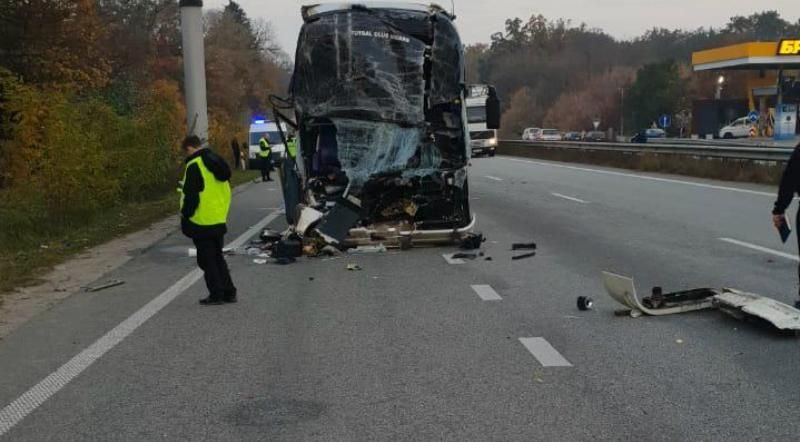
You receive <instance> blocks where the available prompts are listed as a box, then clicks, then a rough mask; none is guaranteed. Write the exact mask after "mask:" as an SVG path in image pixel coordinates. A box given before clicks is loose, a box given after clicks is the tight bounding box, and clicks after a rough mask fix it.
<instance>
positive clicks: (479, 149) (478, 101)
mask: <svg viewBox="0 0 800 442" xmlns="http://www.w3.org/2000/svg"><path fill="white" fill-rule="evenodd" d="M490 89H493V88H492V86H489V85H485V84H473V85H470V86H469V88H468V92H469V95H468V96H467V98H466V100H465V102H466V103H465V104H466V105H467V123H468V124H469V138H470V142H469V146H470V149H471V150H472V156H476V157H477V156H481V155H487V156H490V157H493V156H494V154H495V151H497V130H495V129H489V128H488V127H487V125H486V99H487V98H489V90H490Z"/></svg>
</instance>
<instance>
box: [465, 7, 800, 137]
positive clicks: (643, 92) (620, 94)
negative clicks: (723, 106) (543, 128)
mask: <svg viewBox="0 0 800 442" xmlns="http://www.w3.org/2000/svg"><path fill="white" fill-rule="evenodd" d="M799 34H800V21H798V22H797V23H790V22H788V21H786V20H784V19H783V18H781V16H780V15H779V14H778V13H777V12H775V11H767V12H762V13H757V14H753V15H751V16H748V17H741V16H737V17H733V18H731V19H730V21H729V23H728V24H727V25H726V26H725V27H723V28H721V29H705V28H701V29H697V30H695V31H681V30H668V29H663V28H654V29H652V30H650V31H648V32H646V33H645V34H644V35H642V36H641V37H638V38H635V39H633V40H629V41H619V40H616V39H614V38H613V37H611V36H609V35H608V34H606V33H605V32H603V31H602V30H599V29H592V28H588V27H587V26H586V25H583V24H582V25H574V24H572V23H571V22H569V21H565V20H549V19H547V18H545V17H544V16H542V15H533V16H531V17H530V18H529V19H528V20H527V21H523V20H522V19H519V18H514V19H509V20H506V26H505V30H504V31H503V32H498V33H496V34H494V35H492V36H491V41H490V43H489V44H477V45H473V46H470V47H468V48H467V78H468V81H470V82H474V83H477V82H482V83H483V82H485V83H490V84H494V85H495V86H496V87H497V90H498V92H499V93H500V95H501V98H502V99H503V102H504V103H505V104H506V108H507V109H506V114H505V117H506V118H505V122H504V132H506V136H518V135H519V133H520V132H521V131H522V129H523V128H524V127H528V126H538V125H542V124H546V125H547V126H549V127H556V128H560V129H563V130H584V129H588V128H590V127H591V121H592V119H593V118H595V117H599V118H600V119H601V121H602V126H603V127H618V126H619V121H620V115H621V114H622V113H623V112H624V114H625V115H624V117H625V122H626V127H627V128H629V129H631V130H632V129H634V128H641V127H644V126H649V124H650V123H651V122H652V120H653V119H654V118H655V117H656V116H657V115H659V113H670V114H679V113H681V112H684V111H686V109H687V108H688V107H690V104H691V101H692V100H693V99H696V98H710V97H711V96H713V93H714V86H713V82H714V81H715V79H714V77H713V75H712V74H700V75H695V74H692V73H691V71H690V68H689V63H690V58H691V53H692V52H694V51H698V50H703V49H709V48H712V47H718V46H723V45H728V44H735V43H740V42H745V41H754V40H765V41H770V40H773V41H774V40H777V39H779V38H781V37H783V36H797V35H799ZM741 77H742V76H741V75H738V76H737V75H733V78H732V81H734V82H736V81H741Z"/></svg>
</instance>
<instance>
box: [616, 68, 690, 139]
mask: <svg viewBox="0 0 800 442" xmlns="http://www.w3.org/2000/svg"><path fill="white" fill-rule="evenodd" d="M686 89H687V83H686V81H685V80H684V79H683V78H682V77H681V73H680V66H679V65H678V63H676V62H675V61H674V60H668V61H665V62H661V63H653V64H648V65H645V66H643V67H641V68H640V69H639V70H638V71H637V73H636V81H634V83H633V85H631V87H630V89H628V91H627V95H626V99H625V109H626V121H627V122H628V123H627V124H626V126H628V127H629V128H635V129H634V130H637V129H642V128H646V127H650V126H651V125H652V124H653V123H655V122H656V121H657V120H658V117H659V116H661V115H665V114H666V115H674V114H675V113H677V112H678V111H680V110H681V105H682V104H683V102H684V97H685V92H686Z"/></svg>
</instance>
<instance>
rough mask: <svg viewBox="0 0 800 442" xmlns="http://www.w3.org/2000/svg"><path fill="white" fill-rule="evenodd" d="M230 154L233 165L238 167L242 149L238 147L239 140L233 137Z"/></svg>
mask: <svg viewBox="0 0 800 442" xmlns="http://www.w3.org/2000/svg"><path fill="white" fill-rule="evenodd" d="M231 154H232V155H233V167H234V168H236V169H238V168H239V163H241V162H242V151H241V149H239V142H238V141H236V138H234V139H233V140H232V141H231Z"/></svg>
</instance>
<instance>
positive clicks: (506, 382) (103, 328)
mask: <svg viewBox="0 0 800 442" xmlns="http://www.w3.org/2000/svg"><path fill="white" fill-rule="evenodd" d="M473 164H474V167H473V168H472V170H471V175H470V179H471V182H470V188H471V189H472V193H473V195H472V197H473V201H472V203H473V209H474V211H475V212H476V214H477V216H478V225H479V230H481V231H483V232H484V233H485V234H486V235H487V237H488V241H487V242H486V244H485V247H484V249H485V253H486V255H487V256H491V257H492V260H491V261H487V260H476V261H468V262H466V263H464V264H460V265H454V264H450V263H448V261H447V260H445V259H444V258H443V256H442V254H444V253H448V252H452V250H443V249H413V250H411V251H407V252H390V253H386V254H380V255H369V256H357V257H356V256H353V257H343V258H338V259H332V260H301V261H299V262H298V263H296V264H294V265H291V266H286V267H281V266H275V265H255V264H253V263H252V258H251V257H246V256H234V257H231V258H229V263H230V264H231V267H232V269H233V276H234V279H235V280H236V282H237V284H238V286H239V290H240V298H241V300H240V302H239V303H238V304H236V305H226V306H222V307H217V308H204V307H200V306H199V305H198V304H197V299H199V298H201V297H202V296H204V290H203V287H202V284H201V283H193V284H191V285H190V286H188V288H186V289H185V290H183V288H184V286H187V285H188V284H189V283H192V282H193V281H192V277H191V272H192V271H193V269H194V263H193V260H192V259H190V258H187V257H186V248H187V247H189V243H188V241H187V240H186V239H184V238H182V237H181V236H180V234H179V233H176V234H174V235H172V236H170V237H169V238H167V239H166V240H164V241H163V242H161V243H159V244H157V245H156V246H154V247H152V248H150V249H149V250H144V251H142V252H141V254H139V255H138V256H136V257H135V258H134V259H133V260H132V261H131V262H130V263H128V264H127V265H125V266H124V267H122V268H120V269H118V270H116V271H115V272H113V274H111V275H108V277H107V278H118V279H124V280H125V281H126V282H127V283H126V284H125V285H123V286H120V287H116V288H113V289H108V290H106V291H102V292H97V293H91V294H90V293H79V294H76V295H74V296H72V297H70V298H68V299H67V300H66V301H64V302H63V303H61V304H59V305H58V306H56V307H54V308H53V309H52V310H50V311H48V312H46V313H44V314H42V315H40V316H38V317H37V318H35V319H34V320H32V321H31V322H29V323H28V324H26V325H25V326H23V327H22V328H21V329H19V330H17V331H16V332H15V333H13V334H12V335H11V336H9V337H8V338H7V339H5V340H3V341H0V373H2V375H0V407H6V408H4V409H2V411H0V440H35V441H40V440H157V439H163V440H290V441H296V440H326V441H327V440H457V441H462V440H504V441H505V440H524V441H530V440H632V439H639V440H720V441H722V440H725V441H730V440H787V441H788V440H797V434H798V432H799V431H800V420H798V418H797V417H798V416H800V382H798V380H800V376H798V373H800V340H798V339H797V338H794V337H786V336H780V335H778V334H776V333H773V332H772V331H771V330H769V329H766V328H763V327H760V326H757V325H753V324H748V323H743V322H738V321H736V320H733V319H730V318H727V317H725V316H723V315H722V314H721V313H719V312H714V311H708V312H700V313H691V314H685V315H679V316H670V317H662V318H638V319H632V318H628V317H615V316H614V314H613V311H614V310H615V309H616V308H617V307H618V306H616V305H614V304H613V302H612V300H611V299H610V298H609V297H608V296H606V295H605V294H604V292H603V289H602V282H601V277H600V276H601V275H600V273H601V271H603V270H611V271H616V272H618V273H623V274H628V275H632V276H634V277H635V278H636V280H637V283H638V286H639V289H640V291H642V292H647V291H649V288H650V287H651V286H653V285H660V286H663V287H664V288H665V289H666V290H678V289H683V288H691V287H700V286H712V287H718V286H719V287H721V286H727V287H735V288H739V289H743V290H748V291H753V292H756V293H760V294H763V295H767V296H772V297H775V298H777V299H780V300H782V301H785V302H790V301H793V300H794V296H796V295H795V293H796V291H797V282H796V280H795V279H796V273H797V271H796V265H797V262H796V254H797V250H796V248H795V247H794V246H791V247H784V246H782V245H781V244H780V243H779V241H778V240H777V237H776V234H775V232H774V231H773V230H772V228H771V225H770V222H771V220H770V207H771V204H772V201H773V199H774V197H772V196H771V194H772V193H774V189H770V188H764V187H759V186H748V185H742V184H730V183H717V182H708V181H702V180H693V179H684V178H679V177H663V176H656V175H641V174H636V173H633V172H627V171H613V170H610V169H602V168H597V167H594V166H586V167H584V166H579V165H567V164H559V163H547V162H540V161H528V160H522V159H510V158H501V157H498V158H492V159H478V160H475V161H474V163H473ZM234 204H235V207H234V210H233V215H232V227H231V234H230V235H229V237H230V240H233V239H235V238H237V237H240V236H241V235H242V234H243V233H245V232H246V231H247V229H248V228H249V227H250V226H253V225H254V224H256V223H258V222H259V221H262V220H264V219H265V217H268V216H270V218H266V219H267V220H268V221H269V220H270V219H272V218H274V216H275V215H274V213H273V212H274V209H275V208H276V207H278V206H279V204H280V203H279V194H278V192H277V191H276V188H275V186H274V185H267V184H257V185H254V186H251V187H250V188H249V189H247V190H246V191H245V192H243V193H241V194H239V195H238V196H237V198H236V200H235V202H234ZM271 225H272V226H273V227H276V228H281V227H282V226H283V224H282V222H281V220H280V218H278V219H276V220H275V221H273V222H272V223H271ZM720 238H725V239H726V240H725V241H723V240H721V239H720ZM530 241H535V242H537V243H538V245H539V250H538V254H537V256H536V257H534V258H530V259H527V260H520V261H512V260H511V256H513V255H514V253H513V252H511V251H510V245H511V244H512V243H514V242H530ZM753 247H756V248H753ZM758 247H761V249H758ZM771 250H772V251H771ZM348 263H358V264H360V265H361V267H362V268H363V270H362V271H356V272H348V271H347V270H346V266H347V264H348ZM187 274H189V275H190V277H189V278H188V279H187V278H184V277H185V276H186V275H187ZM195 276H196V274H195ZM107 278H106V279H107ZM181 278H184V279H183V280H182V281H183V282H182V283H178V284H177V285H176V282H177V281H179V280H181ZM579 295H588V296H592V297H593V298H595V300H596V303H597V305H596V308H595V310H594V311H590V312H578V311H577V309H576V308H575V299H576V297H577V296H579ZM130 318H132V319H130ZM120 324H122V326H121V325H120ZM109 331H112V333H110V334H107V333H108V332H109ZM531 338H538V339H531ZM87 348H88V349H89V350H88V351H86V349H87ZM76 355H77V356H76ZM26 392H27V393H26ZM8 404H12V406H11V407H9V406H7V405H8Z"/></svg>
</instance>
